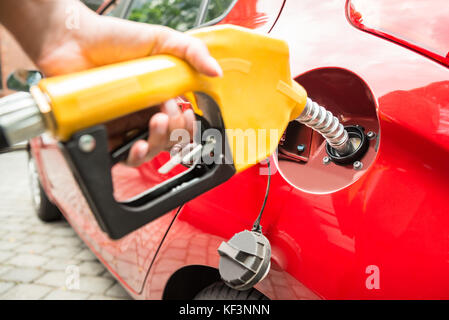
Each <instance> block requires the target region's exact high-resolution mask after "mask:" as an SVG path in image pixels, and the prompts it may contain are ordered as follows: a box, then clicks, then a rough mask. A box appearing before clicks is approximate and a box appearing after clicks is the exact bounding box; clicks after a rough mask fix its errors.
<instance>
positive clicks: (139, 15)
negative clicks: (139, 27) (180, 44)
mask: <svg viewBox="0 0 449 320" xmlns="http://www.w3.org/2000/svg"><path fill="white" fill-rule="evenodd" d="M201 2H202V0H134V2H133V4H132V6H131V8H130V11H129V15H128V19H129V20H133V21H139V22H145V23H151V24H160V25H164V26H167V27H170V28H173V29H176V30H179V31H186V30H189V29H192V28H193V27H195V23H196V21H197V17H198V14H199V8H200V5H201Z"/></svg>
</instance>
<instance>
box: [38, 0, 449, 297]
mask: <svg viewBox="0 0 449 320" xmlns="http://www.w3.org/2000/svg"><path fill="white" fill-rule="evenodd" d="M268 1H270V0H268ZM268 1H254V2H252V3H254V4H255V5H253V6H249V7H247V6H245V5H243V4H242V3H244V2H246V1H240V2H239V3H238V4H237V5H236V6H235V7H234V9H233V11H232V12H231V14H230V16H229V17H233V18H232V19H234V20H232V19H230V20H229V21H233V22H238V23H239V24H241V25H245V26H247V27H259V28H265V29H264V30H265V32H266V31H268V30H271V31H270V33H271V34H272V35H273V36H275V37H279V38H283V39H285V40H287V41H288V43H289V45H290V48H291V66H292V75H293V76H295V77H297V76H301V75H303V74H306V73H307V72H309V71H310V70H315V69H318V68H326V67H339V68H342V69H347V70H349V71H351V72H352V73H354V74H355V75H357V76H358V77H360V78H361V79H362V80H363V81H364V82H365V83H366V85H367V86H368V88H369V90H370V92H371V94H372V95H373V97H374V103H375V105H374V107H377V116H378V119H379V125H380V131H381V141H380V144H379V149H378V152H377V156H376V157H375V159H374V161H373V163H372V164H371V166H370V167H369V168H366V170H364V171H363V173H362V174H361V175H360V177H358V179H357V180H356V181H355V182H353V183H351V184H350V185H349V186H347V187H345V188H343V189H341V190H339V191H334V192H329V193H324V194H313V193H309V192H305V191H301V190H300V188H298V187H297V185H298V186H299V185H300V184H301V181H300V180H295V182H293V183H294V184H290V183H289V182H288V181H287V180H286V179H284V177H283V175H284V174H285V172H281V171H280V170H282V168H280V170H277V172H276V173H275V174H274V175H273V177H272V187H271V190H270V195H269V199H268V203H267V207H266V209H265V212H264V216H263V219H262V224H263V228H264V232H265V233H266V235H267V237H268V238H269V239H270V241H271V244H272V251H273V258H272V268H271V271H270V273H269V275H268V277H267V278H266V279H265V280H263V281H262V282H261V283H260V284H259V285H257V289H259V290H260V291H261V292H263V293H264V294H265V295H267V296H268V297H269V298H272V299H275V298H281V299H282V298H285V299H298V298H301V299H317V298H318V299H319V298H326V299H352V298H357V299H381V298H412V299H416V298H419V299H421V298H446V299H447V298H449V272H448V270H449V214H448V208H449V196H448V194H449V184H448V181H449V162H448V161H447V158H448V155H449V70H448V69H447V68H446V67H444V66H443V65H441V64H438V63H436V62H434V61H432V60H430V59H429V58H426V57H424V56H423V55H419V54H417V53H415V52H413V51H411V50H409V49H407V48H404V47H402V46H398V45H397V44H394V43H392V42H389V41H385V40H384V39H381V38H379V37H375V36H373V35H371V34H369V33H366V32H362V31H360V30H358V29H357V28H355V27H354V26H353V25H351V24H350V23H349V22H348V20H347V19H346V15H345V1H343V0H341V1H314V0H301V1H293V0H287V1H286V2H285V4H282V3H281V2H279V7H278V8H277V11H276V10H274V11H270V12H265V13H264V12H260V11H259V10H258V9H259V8H260V7H263V6H262V5H260V6H259V3H260V4H262V3H267V2H268ZM270 2H272V1H270ZM282 5H283V9H282V13H281V15H280V16H279V17H278V12H279V10H280V8H281V6H282ZM248 8H249V9H250V11H251V10H253V11H251V12H253V14H251V15H250V16H251V19H248V20H245V17H246V15H247V11H244V10H249V9H248ZM263 14H266V15H269V16H271V17H275V18H270V19H271V20H270V21H273V23H274V21H276V23H275V25H274V27H273V25H271V26H270V27H269V28H268V27H266V25H263V26H261V25H260V24H259V23H258V21H260V18H259V17H260V16H262V15H263ZM433 14H434V12H422V19H431V18H432V16H433ZM236 17H238V19H237V18H236ZM254 17H258V18H257V19H255V18H254ZM276 19H277V20H276ZM229 21H228V22H229ZM330 80H331V81H332V78H331V79H330ZM334 80H335V82H336V86H335V88H334V89H335V90H334V91H335V92H332V94H333V95H336V94H337V95H338V88H339V85H338V80H339V79H338V78H335V79H334ZM329 90H330V91H332V87H330V88H329ZM330 91H329V94H327V93H326V92H322V95H323V96H330V95H331V92H330ZM32 151H33V154H34V156H35V157H36V159H37V162H38V166H39V168H40V173H41V178H42V179H43V183H44V187H45V189H46V191H47V193H48V194H49V195H50V196H51V197H52V199H54V200H55V202H56V203H57V204H58V206H59V207H60V208H61V209H62V211H63V212H64V214H65V215H66V217H67V219H68V220H69V222H70V223H71V224H72V226H73V227H74V228H75V230H76V231H77V232H78V233H79V234H80V236H81V237H82V238H83V239H84V241H85V242H86V243H87V244H88V245H89V246H90V247H91V249H92V250H93V251H94V252H95V254H96V255H97V256H98V257H99V258H100V259H102V261H103V263H104V264H105V265H106V266H107V267H108V269H109V270H110V271H111V272H113V273H114V275H115V276H116V277H117V278H118V279H119V280H120V281H121V283H122V284H123V285H124V286H125V287H126V288H127V289H128V290H129V291H130V293H131V294H132V295H133V296H134V297H135V298H139V299H140V298H153V299H159V298H161V297H162V293H163V290H164V287H165V284H166V282H167V281H168V279H169V278H170V276H171V275H172V274H173V273H174V272H176V271H177V270H179V269H180V268H182V267H184V266H188V265H207V266H211V267H217V265H218V259H219V257H218V254H217V252H216V249H217V247H218V245H219V243H220V242H221V241H222V240H225V239H228V238H230V237H231V236H232V235H233V234H234V233H235V232H239V231H242V230H243V229H245V228H250V227H251V225H252V222H253V221H254V219H255V217H256V216H257V214H258V212H259V209H260V206H261V203H262V200H263V196H264V192H265V185H266V179H267V177H266V176H264V175H260V174H259V169H263V168H261V167H262V165H261V166H256V167H253V168H251V169H249V170H247V171H245V172H242V173H241V174H239V175H236V176H234V177H233V178H231V180H230V181H228V182H227V183H225V184H223V185H221V186H219V187H217V188H215V189H213V190H211V191H209V192H207V193H206V194H204V195H202V196H200V197H198V198H197V199H195V200H193V201H190V202H189V203H187V204H186V205H185V206H184V207H183V208H182V209H181V210H180V212H179V214H178V215H176V213H175V212H171V213H169V214H167V215H165V216H163V217H162V218H160V219H158V220H156V221H155V222H153V223H150V224H148V225H147V226H145V227H144V228H142V229H140V230H138V231H136V232H134V233H132V234H131V235H129V236H127V237H125V238H124V239H122V240H119V241H111V240H109V239H108V238H107V237H106V236H105V235H104V234H103V233H102V232H101V231H100V230H99V228H98V226H97V224H96V222H95V220H94V219H93V217H92V214H91V213H90V211H89V209H88V207H87V206H86V203H85V201H84V199H83V198H82V196H81V193H80V191H79V189H78V187H77V186H76V184H75V181H74V179H73V177H72V175H71V174H70V172H69V169H68V167H67V165H66V163H65V161H64V159H63V157H62V155H61V153H60V151H59V150H58V149H57V147H56V146H55V144H54V143H47V144H45V145H41V144H40V140H39V139H35V140H34V141H33V142H32ZM274 158H276V156H274ZM159 161H161V159H160V158H157V159H155V160H154V161H152V162H151V163H149V164H146V165H144V166H143V167H142V168H140V169H131V168H126V167H123V166H120V167H118V168H116V169H115V170H114V177H115V187H116V188H117V190H116V194H117V195H121V196H129V195H130V194H136V193H137V192H138V191H139V190H142V189H143V188H147V187H148V186H150V185H153V184H154V183H157V181H159V180H160V179H162V178H163V177H160V176H158V175H157V174H156V172H155V170H154V168H155V166H157V165H158V162H159ZM273 164H274V167H275V169H278V162H277V160H276V159H273ZM298 165H299V164H298ZM275 171H276V170H275ZM281 173H282V174H281ZM122 179H123V180H122ZM322 183H323V184H326V180H325V179H323V181H322ZM299 187H300V186H299ZM172 222H173V224H172V225H170V223H172ZM164 235H166V237H165V239H164ZM162 239H164V240H163V241H162ZM159 246H160V248H159ZM157 248H159V250H158V252H157V255H155V253H156V249H157ZM153 258H154V260H153ZM152 261H153V264H152V266H151V268H150V264H151V262H152ZM370 265H375V266H377V267H378V268H379V272H380V274H379V275H380V278H379V279H380V288H379V289H371V290H370V289H367V287H366V285H365V282H366V279H367V277H368V276H369V274H367V273H366V270H367V267H368V266H370Z"/></svg>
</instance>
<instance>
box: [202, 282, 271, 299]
mask: <svg viewBox="0 0 449 320" xmlns="http://www.w3.org/2000/svg"><path fill="white" fill-rule="evenodd" d="M194 300H268V298H267V297H265V296H264V295H263V294H262V293H260V292H259V291H257V290H256V289H253V288H251V289H249V290H245V291H239V290H234V289H232V288H230V287H228V286H227V285H226V284H224V283H223V282H221V281H220V282H215V283H214V284H212V285H210V286H208V287H207V288H204V289H203V290H201V291H200V292H199V293H198V294H197V295H196V296H195V298H194Z"/></svg>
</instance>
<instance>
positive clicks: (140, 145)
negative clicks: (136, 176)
mask: <svg viewBox="0 0 449 320" xmlns="http://www.w3.org/2000/svg"><path fill="white" fill-rule="evenodd" d="M168 125H169V117H168V116H167V115H166V114H163V113H157V114H155V115H154V116H153V117H151V119H150V123H149V137H148V141H143V140H140V141H137V142H136V143H135V144H134V145H133V146H132V147H131V150H130V151H129V156H128V160H127V164H128V165H130V166H133V167H135V166H139V165H141V164H142V163H144V162H146V161H148V160H150V159H152V158H153V157H154V156H156V155H157V154H158V153H159V152H161V151H162V150H164V149H165V146H166V145H167V142H168Z"/></svg>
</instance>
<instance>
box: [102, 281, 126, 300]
mask: <svg viewBox="0 0 449 320" xmlns="http://www.w3.org/2000/svg"><path fill="white" fill-rule="evenodd" d="M106 295H107V296H111V297H116V298H122V299H127V298H129V294H128V292H126V290H125V289H124V288H123V287H122V286H121V285H119V284H118V283H116V284H114V285H113V286H112V287H111V288H109V289H108V291H106Z"/></svg>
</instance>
